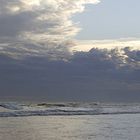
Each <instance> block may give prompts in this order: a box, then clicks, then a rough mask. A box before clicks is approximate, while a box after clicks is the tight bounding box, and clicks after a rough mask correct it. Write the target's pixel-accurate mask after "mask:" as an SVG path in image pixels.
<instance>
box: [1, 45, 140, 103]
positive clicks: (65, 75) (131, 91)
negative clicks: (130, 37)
mask: <svg viewBox="0 0 140 140" xmlns="http://www.w3.org/2000/svg"><path fill="white" fill-rule="evenodd" d="M139 73H140V51H138V50H131V48H129V47H126V48H124V49H122V50H119V49H112V50H110V51H109V50H107V49H103V50H102V49H95V48H94V49H91V50H90V51H89V52H76V53H75V54H74V55H73V56H71V58H69V59H68V60H67V61H63V60H54V61H52V60H49V59H48V58H47V57H44V56H40V57H35V56H32V57H31V56H30V57H26V59H22V60H19V59H12V58H10V57H8V56H5V55H3V56H2V55H1V56H0V77H1V78H0V89H1V92H0V96H1V98H4V97H7V98H8V97H10V99H17V98H18V97H20V98H22V97H24V98H27V99H30V97H31V99H32V100H35V99H36V100H39V99H46V100H50V101H74V100H76V101H111V102H112V101H118V102H121V101H140V94H139V93H140V76H139ZM9 91H10V92H9Z"/></svg>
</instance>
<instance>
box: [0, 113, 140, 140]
mask: <svg viewBox="0 0 140 140" xmlns="http://www.w3.org/2000/svg"><path fill="white" fill-rule="evenodd" d="M139 118H140V114H123V115H122V114H121V115H119V114H118V115H85V116H81V115H80V116H32V117H3V118H0V140H139V139H140V135H139V132H140V119H139Z"/></svg>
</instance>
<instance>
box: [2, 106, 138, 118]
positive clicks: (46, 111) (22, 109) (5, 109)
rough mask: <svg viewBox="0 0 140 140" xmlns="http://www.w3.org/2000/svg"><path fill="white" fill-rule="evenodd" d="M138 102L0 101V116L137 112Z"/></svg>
mask: <svg viewBox="0 0 140 140" xmlns="http://www.w3.org/2000/svg"><path fill="white" fill-rule="evenodd" d="M138 113H140V104H105V103H57V104H56V103H39V104H19V103H0V117H24V116H49V115H109V114H114V115H115V114H138Z"/></svg>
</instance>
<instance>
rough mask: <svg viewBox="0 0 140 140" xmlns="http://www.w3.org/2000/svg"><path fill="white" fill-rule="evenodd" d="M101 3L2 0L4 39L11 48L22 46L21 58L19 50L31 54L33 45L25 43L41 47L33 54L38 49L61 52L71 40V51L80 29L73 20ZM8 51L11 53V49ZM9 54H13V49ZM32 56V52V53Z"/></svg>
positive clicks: (0, 15)
mask: <svg viewBox="0 0 140 140" xmlns="http://www.w3.org/2000/svg"><path fill="white" fill-rule="evenodd" d="M98 2H99V0H12V1H11V0H6V1H5V0H1V1H0V40H1V42H8V43H9V45H8V46H10V48H14V49H15V46H14V45H13V44H15V43H16V44H18V46H20V47H19V48H18V46H17V45H16V47H17V48H16V49H17V50H15V51H17V55H18V54H19V50H20V51H21V53H20V54H23V53H24V51H23V50H24V49H26V51H28V47H30V46H28V47H25V46H26V45H25V44H33V45H34V44H36V45H35V46H36V47H37V48H35V50H33V52H34V51H36V50H37V49H38V50H39V51H40V50H41V48H43V50H45V49H52V48H55V50H57V49H56V48H57V47H59V48H60V46H63V44H66V42H67V40H68V43H67V46H65V47H66V48H69V47H71V46H72V45H73V43H72V44H70V41H69V40H71V38H72V37H73V36H75V35H76V34H77V33H78V31H79V30H80V28H79V27H78V26H77V25H76V24H75V23H73V21H72V20H71V17H72V16H73V15H74V14H76V13H80V12H83V11H84V8H85V4H89V3H90V4H96V3H98ZM11 42H12V43H11ZM42 44H43V45H42ZM21 46H23V48H21ZM20 48H21V49H20ZM62 48H64V46H63V47H62ZM3 49H5V48H4V47H3ZM32 49H33V48H32ZM43 50H42V51H43ZM6 51H7V52H8V50H7V49H6ZM22 51H23V52H22ZM3 52H5V51H3ZM8 53H12V52H10V50H9V52H8ZM30 53H31V51H30V49H29V53H28V54H30ZM40 53H41V52H40ZM12 54H13V53H12ZM33 54H34V53H32V55H33ZM13 55H15V54H13ZM41 55H42V54H41Z"/></svg>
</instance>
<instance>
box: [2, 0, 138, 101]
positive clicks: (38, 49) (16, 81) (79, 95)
mask: <svg viewBox="0 0 140 140" xmlns="http://www.w3.org/2000/svg"><path fill="white" fill-rule="evenodd" d="M139 4H140V2H139V1H138V0H133V1H132V0H127V1H121V0H117V1H114V0H100V1H99V0H12V1H11V0H1V1H0V98H1V100H5V99H9V100H14V99H15V100H19V99H22V100H46V101H104V102H138V101H140V94H139V93H140V33H139V22H140V19H139V13H140V9H139Z"/></svg>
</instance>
